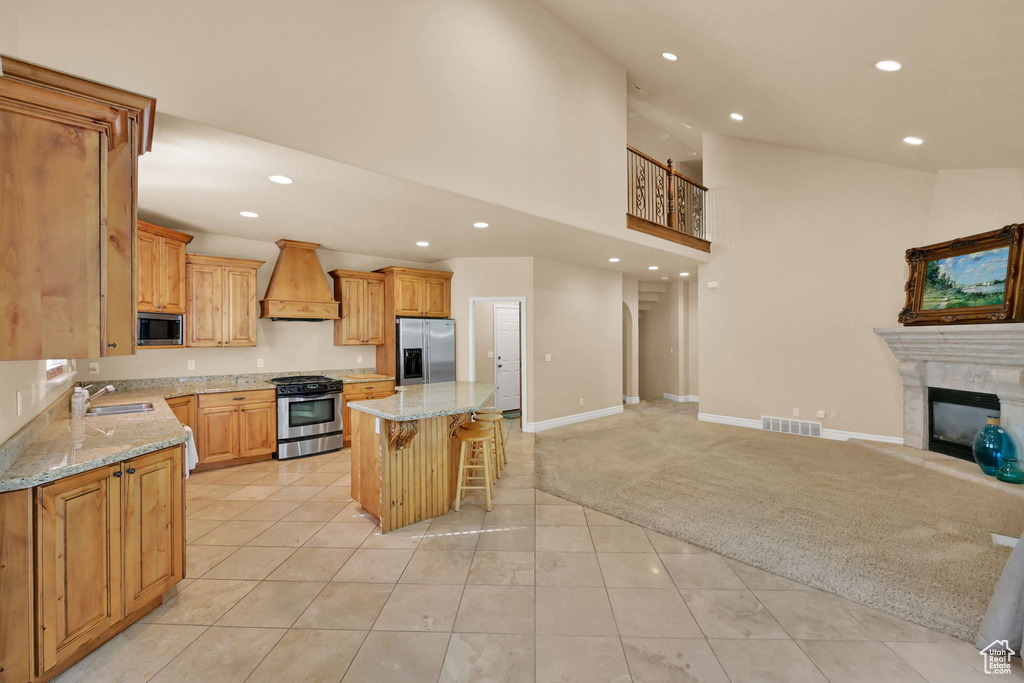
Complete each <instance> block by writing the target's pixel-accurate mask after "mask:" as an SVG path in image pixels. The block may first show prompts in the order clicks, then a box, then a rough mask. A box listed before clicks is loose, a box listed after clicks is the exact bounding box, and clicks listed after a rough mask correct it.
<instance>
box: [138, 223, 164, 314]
mask: <svg viewBox="0 0 1024 683" xmlns="http://www.w3.org/2000/svg"><path fill="white" fill-rule="evenodd" d="M135 241H136V246H137V249H138V251H137V253H136V260H135V276H136V277H135V307H136V308H137V309H138V310H139V311H143V312H147V313H159V312H160V301H159V300H158V295H157V290H158V289H159V282H160V242H161V241H162V240H161V239H160V237H159V236H157V235H154V234H153V233H151V232H146V231H144V230H139V234H138V237H136V240H135Z"/></svg>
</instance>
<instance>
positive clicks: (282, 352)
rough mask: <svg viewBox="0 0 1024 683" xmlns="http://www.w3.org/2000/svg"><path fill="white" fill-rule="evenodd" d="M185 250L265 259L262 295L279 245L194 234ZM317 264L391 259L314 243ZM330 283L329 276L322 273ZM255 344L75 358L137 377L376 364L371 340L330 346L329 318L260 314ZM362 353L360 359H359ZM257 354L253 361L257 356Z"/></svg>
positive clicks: (107, 373)
mask: <svg viewBox="0 0 1024 683" xmlns="http://www.w3.org/2000/svg"><path fill="white" fill-rule="evenodd" d="M188 251H189V253H193V254H208V255H211V256H230V257H234V258H251V259H260V260H263V261H266V263H265V264H264V265H262V266H260V269H259V270H258V271H257V274H256V280H257V292H258V296H259V298H263V294H264V293H265V292H266V288H267V283H268V282H269V281H270V274H271V273H272V272H273V268H274V264H275V263H276V262H277V256H278V254H280V250H279V249H278V248H277V246H276V245H275V244H273V243H272V242H258V241H255V240H245V239H237V238H234V237H224V236H221V235H206V234H197V235H196V236H195V239H193V240H192V242H191V243H190V244H189V245H188ZM317 254H318V256H319V257H320V265H321V266H323V268H324V271H325V272H326V271H328V270H333V269H335V268H346V269H350V270H367V271H369V270H374V269H376V268H382V267H384V266H388V265H412V266H417V267H424V264H422V263H397V262H395V261H393V260H391V259H382V258H378V257H374V256H363V255H360V254H346V253H342V252H337V251H328V250H326V249H319V250H318V251H317ZM324 277H325V278H327V280H328V282H330V283H331V286H332V288H333V280H331V279H330V278H329V277H327V276H326V275H325V276H324ZM258 326H259V328H258V331H257V344H258V345H257V346H254V347H243V348H234V349H220V348H218V349H193V348H188V349H149V350H141V349H140V350H139V351H138V352H137V353H136V354H135V355H134V356H122V357H117V358H101V359H93V360H91V361H88V362H86V361H83V362H81V363H79V372H80V373H81V374H80V375H79V377H80V379H83V380H85V381H89V380H90V378H96V379H101V378H102V379H137V378H145V377H177V376H194V375H227V374H242V373H252V372H279V371H280V372H289V371H297V370H328V369H347V368H371V367H374V366H375V365H376V364H377V359H376V353H377V352H376V347H374V346H335V345H334V325H333V324H332V323H330V322H321V323H310V322H295V321H286V320H269V319H260V321H259V323H258ZM360 356H362V360H360V358H359V357H360ZM259 358H262V359H263V367H262V368H261V367H258V366H257V364H256V362H257V359H259ZM189 360H194V361H195V369H194V370H189V369H188V361H189ZM90 362H92V363H98V364H99V373H97V374H94V375H90V374H89V371H88V364H89V363H90Z"/></svg>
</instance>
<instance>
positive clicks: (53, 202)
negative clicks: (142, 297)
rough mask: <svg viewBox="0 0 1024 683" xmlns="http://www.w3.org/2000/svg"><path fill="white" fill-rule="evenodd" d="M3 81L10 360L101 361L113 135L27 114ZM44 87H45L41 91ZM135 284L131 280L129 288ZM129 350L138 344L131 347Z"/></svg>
mask: <svg viewBox="0 0 1024 683" xmlns="http://www.w3.org/2000/svg"><path fill="white" fill-rule="evenodd" d="M5 80H6V79H0V150H2V152H0V178H3V182H4V190H3V192H4V195H5V196H4V197H3V198H0V202H2V204H3V210H0V254H3V264H4V266H3V276H2V277H3V284H2V286H0V360H41V359H46V358H96V357H98V356H99V355H100V300H99V294H100V253H99V251H100V249H99V247H100V221H101V220H102V213H101V211H102V201H101V198H102V192H103V187H102V184H101V180H100V172H99V170H100V168H101V166H102V160H103V154H104V150H105V148H106V145H107V139H106V136H105V135H103V134H101V133H99V132H98V131H96V130H89V129H88V128H86V127H85V125H84V120H83V125H82V126H77V125H74V124H72V123H70V122H69V121H70V120H72V119H71V117H70V116H64V115H60V114H58V113H56V112H53V113H52V115H53V120H50V119H49V118H48V117H49V116H50V115H49V114H48V113H47V112H45V111H37V112H26V111H25V110H24V109H23V107H22V105H20V104H19V103H12V102H10V101H8V100H7V99H6V98H5V96H4V95H5V90H6V89H13V90H24V89H31V87H30V86H26V85H22V84H19V83H10V82H4V81H5ZM31 90H33V91H34V90H36V89H31ZM129 288H130V284H129ZM128 346H129V348H130V347H131V343H130V342H129V344H128Z"/></svg>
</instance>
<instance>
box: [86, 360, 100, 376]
mask: <svg viewBox="0 0 1024 683" xmlns="http://www.w3.org/2000/svg"><path fill="white" fill-rule="evenodd" d="M99 372H100V364H99V363H89V374H90V375H98V374H99Z"/></svg>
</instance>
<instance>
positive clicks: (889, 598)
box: [536, 401, 1024, 641]
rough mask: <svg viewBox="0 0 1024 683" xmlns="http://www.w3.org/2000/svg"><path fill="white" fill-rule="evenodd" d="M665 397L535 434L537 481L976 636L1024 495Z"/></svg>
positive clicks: (1019, 521) (1022, 522)
mask: <svg viewBox="0 0 1024 683" xmlns="http://www.w3.org/2000/svg"><path fill="white" fill-rule="evenodd" d="M695 413H696V410H695V407H694V406H693V405H692V404H690V405H679V404H675V403H669V402H666V401H653V402H650V403H646V402H645V403H642V404H640V405H638V406H627V408H626V412H625V413H624V414H623V415H621V416H616V417H612V418H606V419H603V420H595V421H593V422H586V423H582V424H579V425H572V426H569V427H563V428H560V429H556V430H551V431H547V432H543V433H540V434H538V435H537V437H536V459H537V488H539V489H541V490H543V491H546V492H548V493H551V494H554V495H557V496H561V497H563V498H568V499H570V500H573V501H575V502H577V503H581V504H583V505H586V506H589V507H592V508H594V509H596V510H599V511H601V512H605V513H608V514H611V515H614V516H616V517H619V518H622V519H625V520H627V521H630V522H634V523H636V524H641V525H643V526H646V527H649V528H652V529H655V530H657V531H660V532H662V533H666V534H669V535H671V536H674V537H676V538H679V539H682V540H684V541H687V542H689V543H693V544H695V545H699V546H701V547H704V548H707V549H709V550H712V551H714V552H717V553H721V554H722V555H725V556H727V557H731V558H734V559H737V560H740V561H742V562H746V563H748V564H752V565H754V566H756V567H760V568H762V569H765V570H767V571H769V572H772V573H775V574H778V575H780V576H784V577H786V578H789V579H792V580H794V581H798V582H800V583H803V584H806V585H809V586H813V587H815V588H819V589H821V590H824V591H828V592H830V593H835V594H837V595H841V596H843V597H845V598H848V599H850V600H853V601H855V602H858V603H861V604H863V605H867V606H869V607H874V608H877V609H880V610H882V611H884V612H888V613H890V614H893V615H895V616H898V617H901V618H904V619H907V620H909V621H913V622H916V623H918V624H921V625H923V626H927V627H929V628H933V629H936V630H939V631H942V632H944V633H948V634H950V635H953V636H956V637H958V638H961V639H963V640H968V641H973V639H974V636H975V633H976V631H977V628H978V624H979V622H980V621H981V617H982V615H983V614H984V612H985V608H986V607H987V605H988V599H989V597H990V596H991V595H992V590H993V588H994V586H995V583H996V581H997V579H998V578H999V575H1000V573H1001V572H1002V569H1003V565H1004V564H1005V562H1006V558H1007V557H1008V556H1009V549H1008V548H1003V547H999V546H994V545H993V544H992V542H991V537H990V533H992V532H995V533H999V534H1004V535H1007V536H1014V537H1016V536H1019V535H1020V534H1021V531H1022V529H1024V502H1022V501H1021V499H1020V498H1017V497H1014V496H1011V495H1008V494H1006V493H1003V492H1001V491H998V490H996V489H992V488H989V487H986V486H983V485H980V484H976V483H972V482H970V481H964V480H962V479H958V478H956V477H953V476H949V475H947V474H943V473H941V472H935V471H933V470H930V469H927V468H925V467H921V466H919V465H915V464H912V463H908V462H904V461H902V460H900V459H898V458H894V457H892V456H890V455H886V454H883V453H878V452H876V451H872V450H870V449H867V448H864V447H861V446H857V445H855V444H849V443H845V442H839V441H827V440H824V439H814V438H809V437H798V436H789V435H783V434H772V433H768V432H762V431H758V430H753V429H744V428H741V427H729V426H725V425H716V424H709V423H705V422H698V421H697V416H696V414H695Z"/></svg>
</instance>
